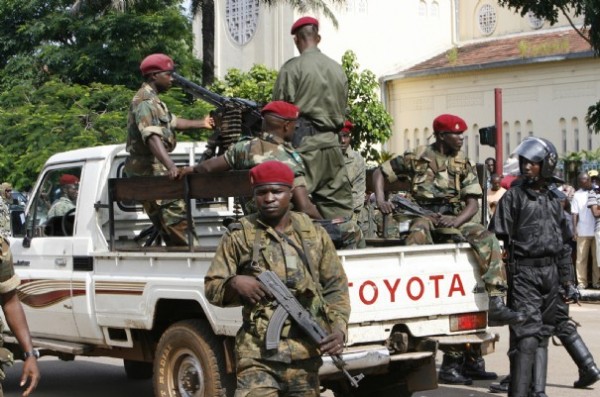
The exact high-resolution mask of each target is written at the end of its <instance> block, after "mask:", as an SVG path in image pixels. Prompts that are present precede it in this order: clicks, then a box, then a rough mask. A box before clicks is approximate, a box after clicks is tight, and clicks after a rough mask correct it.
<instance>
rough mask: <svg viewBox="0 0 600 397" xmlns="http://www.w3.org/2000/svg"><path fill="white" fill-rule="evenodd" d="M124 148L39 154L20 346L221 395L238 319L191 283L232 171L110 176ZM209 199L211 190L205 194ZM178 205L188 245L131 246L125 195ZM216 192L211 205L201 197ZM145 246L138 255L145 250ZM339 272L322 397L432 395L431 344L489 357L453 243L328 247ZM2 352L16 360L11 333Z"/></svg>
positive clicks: (226, 387) (132, 217)
mask: <svg viewBox="0 0 600 397" xmlns="http://www.w3.org/2000/svg"><path fill="white" fill-rule="evenodd" d="M201 149H202V145H201V144H198V143H180V144H178V146H177V149H176V151H175V152H174V153H172V157H173V158H174V159H175V161H176V163H177V164H179V165H183V164H190V163H193V162H195V160H196V158H198V157H199V154H200V153H201ZM126 155H127V154H126V152H125V150H124V145H114V146H103V147H94V148H88V149H81V150H74V151H69V152H65V153H60V154H56V155H54V156H52V157H51V158H50V159H49V160H48V161H47V162H46V164H45V166H44V168H43V170H42V172H41V173H40V176H39V178H38V180H37V183H36V185H35V187H34V190H33V192H32V193H31V196H30V197H31V199H30V201H29V203H28V206H27V209H26V214H25V216H24V220H25V223H24V225H23V226H24V227H23V228H22V229H23V230H24V232H23V236H15V237H13V238H12V239H11V249H12V253H13V256H14V263H15V269H16V272H17V273H18V275H19V276H20V278H21V285H20V287H19V297H20V299H21V301H22V303H23V305H24V308H25V312H26V315H27V320H28V322H29V327H30V329H31V332H32V336H33V339H34V345H35V346H36V347H37V348H39V350H40V351H41V354H42V355H55V356H58V357H60V358H61V359H64V360H72V359H74V358H75V356H108V357H117V358H122V359H123V360H124V367H125V371H126V373H127V375H128V376H129V377H131V378H149V377H151V376H153V382H154V390H155V396H157V397H159V396H168V397H175V396H181V397H191V396H194V397H214V396H221V395H222V396H232V395H233V391H234V388H235V376H234V371H235V369H234V368H233V364H232V363H233V362H234V361H233V356H232V353H231V352H232V349H231V348H232V346H233V336H234V335H235V333H236V331H237V330H238V328H239V327H240V325H241V310H240V309H238V308H233V309H223V308H218V307H215V306H212V305H211V304H210V303H208V302H207V300H206V298H205V296H204V293H203V292H204V291H203V290H204V282H203V281H204V274H205V272H206V271H207V269H208V267H209V265H210V263H211V260H212V257H213V255H214V251H215V248H216V245H217V243H218V241H219V238H220V236H221V235H222V234H223V232H224V230H225V227H224V226H223V223H222V222H223V219H224V218H225V217H232V216H236V215H237V212H239V211H236V210H235V208H238V207H237V206H236V205H235V204H234V200H233V199H232V198H227V197H228V196H233V195H240V194H243V193H246V194H247V193H248V192H249V187H248V186H249V185H248V183H247V175H246V174H245V173H244V172H231V173H220V174H213V175H189V176H187V177H186V179H184V180H182V181H169V180H168V179H166V177H165V178H163V177H148V178H122V171H123V163H124V160H125V158H126ZM63 174H72V175H75V176H77V177H78V178H79V179H80V184H79V195H78V198H77V203H76V204H77V206H76V210H73V211H70V212H69V213H67V214H65V215H64V216H60V217H53V218H50V219H48V216H47V214H48V209H49V206H50V205H51V203H52V202H53V201H55V200H57V199H58V197H59V196H60V188H59V182H58V181H59V178H60V176H61V175H63ZM217 192H218V194H217ZM150 197H154V198H162V199H170V198H175V197H183V198H184V199H185V200H186V201H187V202H188V203H189V205H190V208H192V211H191V212H190V213H191V216H193V218H194V222H195V227H196V232H197V234H198V236H199V240H200V245H199V246H197V247H194V248H192V249H189V248H185V249H183V248H178V249H177V248H167V247H165V246H160V245H156V243H154V244H144V242H146V243H147V242H148V241H147V240H148V237H143V238H141V236H144V235H145V234H146V233H145V232H144V231H145V230H147V228H148V227H149V226H150V225H151V224H150V222H149V220H148V218H147V217H146V215H145V214H144V213H143V211H142V209H141V206H140V205H139V204H137V202H136V200H142V199H148V198H150ZM215 197H222V198H215ZM145 245H148V246H145ZM338 254H339V256H340V259H341V261H342V263H343V266H344V268H345V271H346V273H347V275H348V280H349V287H350V295H351V304H352V314H351V316H350V325H349V332H348V342H347V346H346V348H345V350H344V353H343V359H344V360H345V362H346V363H347V369H348V370H349V372H350V373H352V374H357V373H359V372H362V373H364V375H365V378H364V379H363V380H362V381H361V382H360V387H359V388H357V389H354V388H350V387H348V382H347V381H346V379H345V378H344V377H343V376H342V374H341V372H340V371H339V370H338V368H337V367H336V366H335V365H334V364H333V362H332V360H331V359H330V358H328V357H325V358H324V361H325V362H324V365H323V366H322V368H321V370H320V374H321V378H322V384H323V386H324V387H326V388H329V389H331V390H333V391H334V394H335V395H336V396H361V395H362V396H390V397H391V396H396V397H398V396H410V395H411V394H412V393H413V392H415V391H419V390H427V389H433V388H436V387H437V376H436V373H435V355H436V352H437V350H438V348H439V346H440V345H444V344H446V345H449V344H450V345H451V344H460V345H466V344H474V343H475V344H482V347H483V349H482V350H483V352H484V354H485V353H488V352H490V351H493V348H494V342H495V340H496V338H495V337H496V335H494V334H492V333H490V332H488V329H487V307H488V300H487V295H486V293H485V290H484V286H483V283H482V281H481V280H480V277H479V273H478V266H477V264H476V260H475V258H474V256H473V253H472V251H471V249H470V247H469V246H468V245H467V244H443V245H435V246H423V247H405V246H383V245H381V246H376V247H369V248H365V249H359V250H344V251H339V252H338ZM5 341H6V345H7V346H8V347H9V348H11V349H12V350H13V351H14V352H15V353H16V354H17V356H18V354H20V352H19V350H18V345H17V344H16V343H15V339H14V337H13V336H12V335H11V334H10V333H7V334H6V335H5Z"/></svg>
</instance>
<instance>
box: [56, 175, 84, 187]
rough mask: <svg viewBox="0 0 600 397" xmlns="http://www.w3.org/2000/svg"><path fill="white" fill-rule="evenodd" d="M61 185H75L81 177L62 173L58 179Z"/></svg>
mask: <svg viewBox="0 0 600 397" xmlns="http://www.w3.org/2000/svg"><path fill="white" fill-rule="evenodd" d="M58 183H60V184H61V185H75V184H78V183H79V178H77V177H76V176H75V175H71V174H62V175H61V176H60V178H59V180H58Z"/></svg>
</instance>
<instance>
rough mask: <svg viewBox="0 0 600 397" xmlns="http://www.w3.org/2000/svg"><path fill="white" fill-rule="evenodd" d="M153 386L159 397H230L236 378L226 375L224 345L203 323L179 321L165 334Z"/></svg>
mask: <svg viewBox="0 0 600 397" xmlns="http://www.w3.org/2000/svg"><path fill="white" fill-rule="evenodd" d="M153 383H154V395H155V396H160V397H217V396H218V397H221V396H223V397H231V396H233V393H234V391H235V375H233V374H226V373H225V356H224V352H223V343H222V341H221V339H220V338H218V337H216V336H215V335H214V334H213V331H212V329H211V328H210V326H209V325H208V324H207V323H206V322H204V321H202V320H184V321H180V322H177V323H175V324H173V325H171V326H170V327H169V328H168V329H167V330H166V331H165V332H164V333H163V335H162V336H161V338H160V341H159V342H158V346H157V347H156V354H155V358H154V379H153Z"/></svg>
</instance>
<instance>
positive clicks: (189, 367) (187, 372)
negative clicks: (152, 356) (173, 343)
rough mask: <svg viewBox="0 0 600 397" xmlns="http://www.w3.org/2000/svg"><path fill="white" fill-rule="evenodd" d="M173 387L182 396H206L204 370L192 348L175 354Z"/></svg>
mask: <svg viewBox="0 0 600 397" xmlns="http://www.w3.org/2000/svg"><path fill="white" fill-rule="evenodd" d="M172 370H173V372H172V374H173V377H172V381H173V383H174V385H173V386H174V387H173V389H175V390H176V391H177V395H178V396H181V397H202V396H204V382H203V379H204V372H203V371H202V366H201V365H200V361H198V358H197V357H196V356H195V355H194V354H193V353H192V352H191V351H190V350H187V349H186V350H181V351H179V352H177V353H175V355H174V356H173V368H172Z"/></svg>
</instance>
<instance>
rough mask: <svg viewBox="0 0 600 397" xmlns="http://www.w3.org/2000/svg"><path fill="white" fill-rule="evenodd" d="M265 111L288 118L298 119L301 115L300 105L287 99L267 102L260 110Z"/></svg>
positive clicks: (263, 112)
mask: <svg viewBox="0 0 600 397" xmlns="http://www.w3.org/2000/svg"><path fill="white" fill-rule="evenodd" d="M260 112H261V113H262V114H263V115H264V114H265V113H275V115H277V116H279V117H281V118H282V119H287V120H296V119H297V118H298V116H300V109H298V106H296V105H293V104H291V103H289V102H285V101H273V102H269V103H267V104H266V105H265V106H264V107H263V108H262V110H261V111H260Z"/></svg>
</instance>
